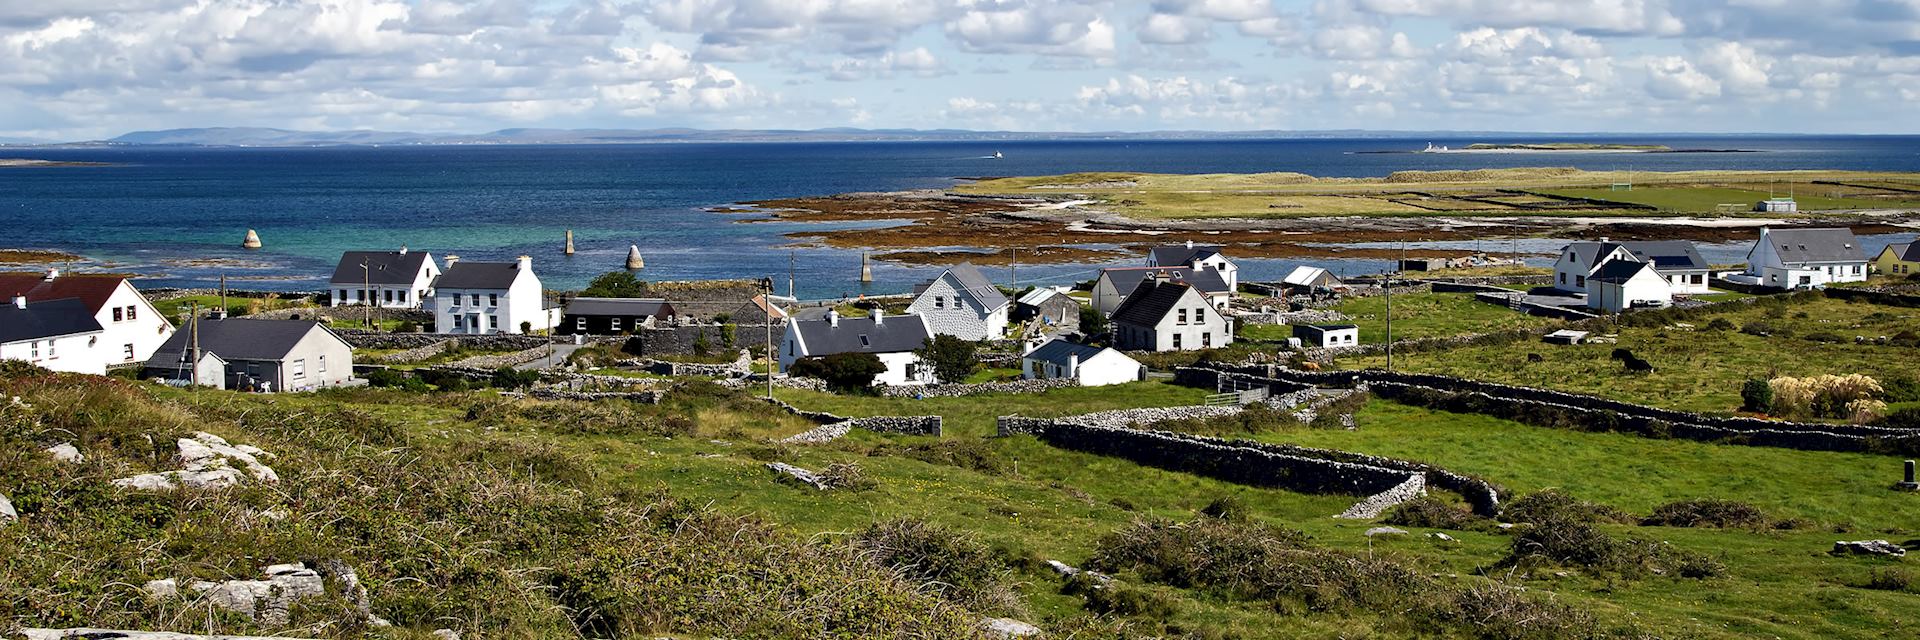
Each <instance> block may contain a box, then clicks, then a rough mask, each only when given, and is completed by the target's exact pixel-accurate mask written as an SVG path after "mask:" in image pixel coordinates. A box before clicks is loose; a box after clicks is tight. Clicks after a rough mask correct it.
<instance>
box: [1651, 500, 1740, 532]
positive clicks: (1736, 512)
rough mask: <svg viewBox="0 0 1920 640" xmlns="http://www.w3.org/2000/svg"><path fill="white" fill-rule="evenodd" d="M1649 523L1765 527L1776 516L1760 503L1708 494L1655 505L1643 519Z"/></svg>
mask: <svg viewBox="0 0 1920 640" xmlns="http://www.w3.org/2000/svg"><path fill="white" fill-rule="evenodd" d="M1640 524H1641V525H1642V526H1648V527H1717V528H1721V529H1765V528H1767V527H1769V526H1772V524H1773V520H1772V519H1771V518H1768V517H1767V514H1766V513H1764V512H1762V511H1760V508H1759V507H1756V506H1753V505H1750V504H1747V503H1745V502H1740V501H1737V500H1719V499H1714V498H1706V499H1700V500H1681V501H1679V502H1669V503H1666V504H1663V505H1660V506H1658V507H1654V509H1653V515H1649V516H1647V517H1646V518H1643V519H1641V520H1640Z"/></svg>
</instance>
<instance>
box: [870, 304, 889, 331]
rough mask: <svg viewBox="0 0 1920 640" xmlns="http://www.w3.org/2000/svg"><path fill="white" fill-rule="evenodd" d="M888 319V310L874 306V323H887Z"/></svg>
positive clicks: (878, 324)
mask: <svg viewBox="0 0 1920 640" xmlns="http://www.w3.org/2000/svg"><path fill="white" fill-rule="evenodd" d="M886 321H887V310H886V309H882V308H880V307H874V308H873V325H874V326H876V327H877V326H880V325H882V324H886Z"/></svg>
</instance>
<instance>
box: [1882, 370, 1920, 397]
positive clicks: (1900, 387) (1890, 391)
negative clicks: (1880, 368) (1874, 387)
mask: <svg viewBox="0 0 1920 640" xmlns="http://www.w3.org/2000/svg"><path fill="white" fill-rule="evenodd" d="M1880 392H1881V397H1882V398H1885V399H1886V401H1887V402H1915V401H1920V377H1916V376H1913V375H1909V374H1896V375H1893V376H1889V377H1887V379H1885V380H1881V381H1880Z"/></svg>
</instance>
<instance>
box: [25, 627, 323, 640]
mask: <svg viewBox="0 0 1920 640" xmlns="http://www.w3.org/2000/svg"><path fill="white" fill-rule="evenodd" d="M20 634H21V637H23V638H25V639H26V640H300V639H298V638H288V637H282V636H273V637H271V638H268V637H266V636H203V635H197V634H192V633H172V632H168V631H121V630H117V629H94V628H88V627H80V628H74V629H21V630H20Z"/></svg>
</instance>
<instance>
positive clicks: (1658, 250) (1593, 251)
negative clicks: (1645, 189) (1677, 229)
mask: <svg viewBox="0 0 1920 640" xmlns="http://www.w3.org/2000/svg"><path fill="white" fill-rule="evenodd" d="M1614 260H1631V261H1636V262H1645V263H1649V264H1652V265H1653V269H1654V271H1655V272H1656V273H1658V274H1659V276H1660V277H1661V278H1663V279H1665V280H1666V281H1667V287H1668V288H1669V289H1671V293H1674V294H1682V295H1685V294H1702V293H1711V292H1712V289H1709V288H1708V287H1707V279H1708V275H1709V274H1708V271H1709V270H1710V268H1711V267H1710V265H1708V264H1707V260H1706V258H1703V257H1701V256H1700V251H1699V250H1697V249H1695V248H1694V246H1693V243H1691V242H1687V241H1685V240H1659V241H1644V242H1609V241H1607V239H1606V238H1601V239H1600V241H1598V242H1574V243H1570V244H1568V245H1567V246H1565V247H1561V249H1560V257H1559V258H1558V259H1557V260H1555V261H1554V263H1553V287H1554V288H1555V289H1559V290H1561V291H1568V292H1573V293H1586V294H1588V295H1592V293H1593V292H1592V290H1591V289H1590V288H1589V287H1588V286H1587V280H1588V279H1590V278H1592V277H1593V276H1594V273H1595V272H1597V271H1599V270H1600V268H1601V267H1602V266H1603V265H1605V264H1606V263H1607V262H1609V261H1614Z"/></svg>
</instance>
